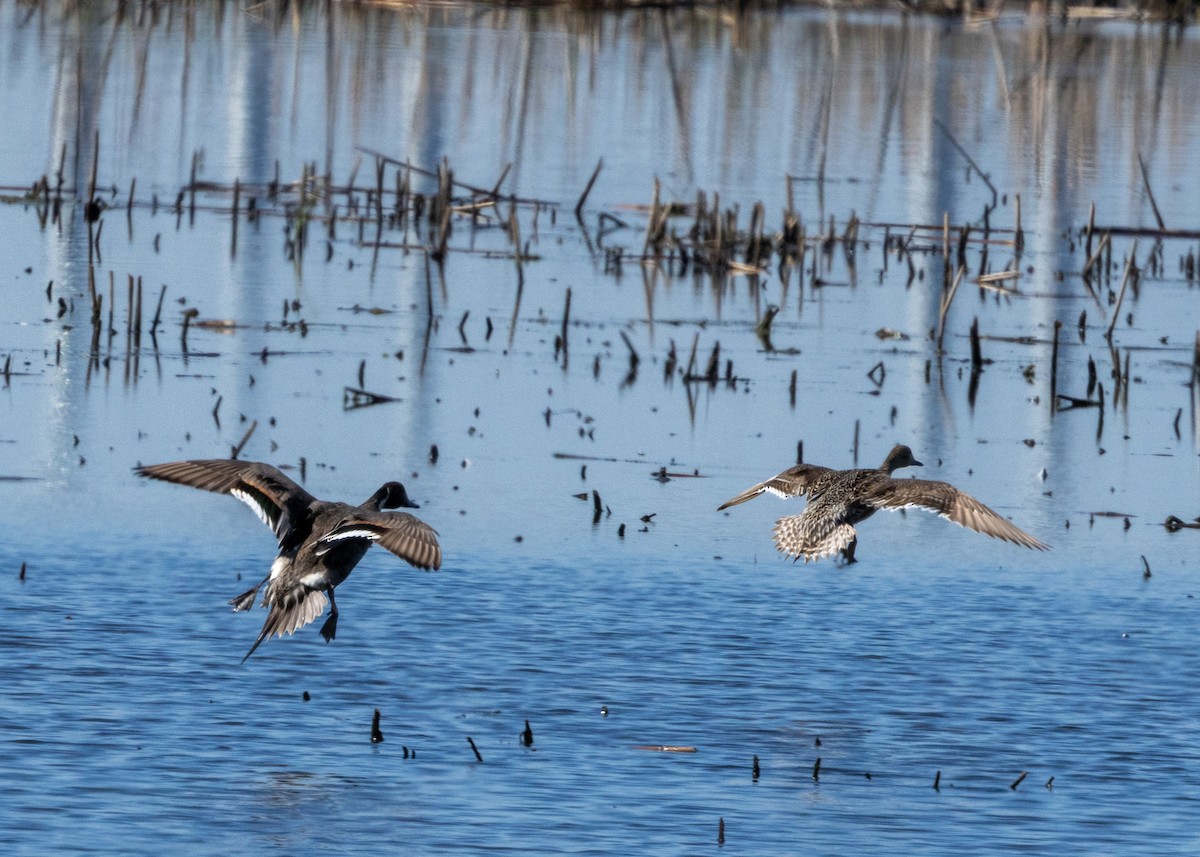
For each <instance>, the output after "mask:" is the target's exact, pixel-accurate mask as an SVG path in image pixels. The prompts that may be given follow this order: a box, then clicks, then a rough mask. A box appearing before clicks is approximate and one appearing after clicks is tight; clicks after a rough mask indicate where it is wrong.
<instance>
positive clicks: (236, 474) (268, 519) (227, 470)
mask: <svg viewBox="0 0 1200 857" xmlns="http://www.w3.org/2000/svg"><path fill="white" fill-rule="evenodd" d="M133 472H134V473H136V474H137V475H138V476H145V477H148V478H150V479H161V480H162V481H164V482H174V483H176V484H178V485H188V486H190V487H192V488H199V489H201V490H202V491H213V492H215V493H217V494H229V495H231V496H233V497H237V498H238V499H239V500H241V501H242V502H243V503H245V504H246V505H247V506H249V507H250V508H251V509H253V510H254V514H256V515H258V517H259V520H261V521H262V522H263V523H264V524H266V525H267V526H268V527H270V528H271V530H272V531H273V532H274V533H275V535H276V537H277V538H278V539H279V547H280V550H281V551H283V552H288V551H291V550H294V549H295V548H296V547H299V545H300V543H301V542H303V541H304V539H305V538H306V537H307V535H308V533H307V531H306V528H307V527H308V526H309V525H310V521H309V514H310V511H309V510H310V509H311V507H312V506H313V504H315V503H316V502H317V501H316V498H314V497H313V496H312V495H311V494H309V493H308V492H307V491H305V490H304V489H303V488H301V487H300V486H299V485H297V484H296V483H295V482H293V481H292V480H291V479H289V478H288V477H287V476H285V475H284V474H283V473H282V472H280V471H279V470H278V469H277V468H275V467H272V466H271V465H269V464H263V463H261V462H257V461H236V460H233V459H225V458H214V459H207V460H198V461H172V462H169V463H167V464H147V465H144V466H139V467H135V468H134V469H133Z"/></svg>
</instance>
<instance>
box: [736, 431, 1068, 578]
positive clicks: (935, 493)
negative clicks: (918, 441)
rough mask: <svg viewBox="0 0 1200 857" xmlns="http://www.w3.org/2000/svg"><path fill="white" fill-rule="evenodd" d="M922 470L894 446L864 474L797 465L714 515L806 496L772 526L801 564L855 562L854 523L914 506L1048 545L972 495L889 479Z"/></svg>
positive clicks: (1007, 537) (1021, 541)
mask: <svg viewBox="0 0 1200 857" xmlns="http://www.w3.org/2000/svg"><path fill="white" fill-rule="evenodd" d="M910 466H916V467H920V466H921V462H919V461H917V460H916V459H915V458H914V457H913V454H912V450H911V449H909V448H908V447H907V446H896V447H895V448H893V449H892V451H891V452H889V453H888V456H887V458H886V459H884V462H883V464H882V465H881V466H880V467H877V468H871V469H864V470H833V469H831V468H829V467H819V466H817V465H815V464H797V465H796V466H795V467H790V468H788V469H787V470H785V471H783V472H782V473H780V474H779V475H778V476H775V477H772V478H771V479H768V480H767V481H766V482H760V483H759V484H758V485H755V486H754V487H753V488H749V489H747V490H745V491H743V492H742V493H741V494H738V495H737V496H736V497H734V498H733V499H732V500H729V501H728V502H726V503H723V504H721V506H719V507H718V509H717V511H721V509H727V508H729V507H730V506H736V505H737V504H738V503H745V502H746V501H747V500H751V499H753V498H755V497H757V496H758V495H759V494H761V493H763V492H764V491H767V492H769V493H771V494H774V495H775V496H777V497H784V498H787V497H802V496H805V495H807V496H808V505H807V506H805V507H804V511H803V512H801V513H800V514H799V515H788V516H787V517H784V518H780V519H779V520H778V521H777V522H776V524H775V544H776V545H777V546H778V548H779V550H780V551H781V552H783V553H785V554H787V555H788V556H790V557H793V558H794V559H801V558H803V559H804V561H805V562H808V561H809V560H810V559H811V560H817V559H820V558H821V557H823V556H831V555H833V554H836V553H837V552H838V551H841V552H842V555H843V556H844V557H845V559H846V562H848V563H850V562H854V548H855V546H856V545H857V544H858V533H857V532H855V529H854V525H855V524H857V523H858V522H859V521H865V520H866V519H867V518H869V517H871V516H872V515H874V514H875V512H876V511H878V510H879V509H906V508H908V507H909V506H916V507H918V508H921V509H926V510H928V511H930V512H935V513H937V514H938V515H940V516H941V517H943V518H945V519H946V520H948V521H953V522H954V523H956V524H958V525H960V526H963V527H967V528H968V529H971V530H974V531H975V532H977V533H983V534H984V535H986V536H992V537H993V538H997V539H1003V540H1004V541H1006V542H1014V543H1015V544H1018V545H1024V546H1025V547H1027V548H1034V549H1035V550H1048V546H1047V545H1046V544H1044V543H1043V542H1041V541H1039V540H1037V539H1035V538H1034V537H1033V536H1031V535H1029V533H1027V532H1025V531H1024V530H1022V529H1020V528H1019V527H1016V526H1014V525H1013V524H1012V523H1011V522H1009V521H1006V520H1005V519H1004V518H1002V517H1000V516H999V515H997V514H996V513H995V512H993V511H992V510H991V509H989V508H988V507H987V506H985V505H983V504H982V503H980V502H979V501H978V500H976V499H975V498H974V497H972V496H971V495H970V494H967V493H965V492H963V491H959V490H958V489H957V488H955V487H954V486H953V485H951V484H949V483H947V482H934V481H931V480H928V479H893V478H892V472H893V471H894V470H898V469H899V468H901V467H910Z"/></svg>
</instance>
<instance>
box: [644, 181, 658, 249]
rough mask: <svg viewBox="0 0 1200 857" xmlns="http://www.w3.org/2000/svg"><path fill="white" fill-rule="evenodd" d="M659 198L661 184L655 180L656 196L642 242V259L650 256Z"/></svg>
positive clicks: (651, 204)
mask: <svg viewBox="0 0 1200 857" xmlns="http://www.w3.org/2000/svg"><path fill="white" fill-rule="evenodd" d="M658 196H659V183H658V179H657V178H656V179H655V180H654V196H653V197H652V198H651V200H650V217H649V219H648V220H647V221H646V237H645V238H644V239H643V241H642V258H646V257H648V256H649V255H650V239H651V238H652V237H653V235H654V231H655V225H656V224H657V223H658Z"/></svg>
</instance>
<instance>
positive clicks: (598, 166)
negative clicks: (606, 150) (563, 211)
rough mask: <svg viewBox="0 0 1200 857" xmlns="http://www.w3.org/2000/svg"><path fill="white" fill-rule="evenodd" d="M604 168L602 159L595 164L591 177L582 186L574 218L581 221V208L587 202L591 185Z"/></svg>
mask: <svg viewBox="0 0 1200 857" xmlns="http://www.w3.org/2000/svg"><path fill="white" fill-rule="evenodd" d="M603 168H604V158H601V159H600V160H599V161H597V162H596V169H594V170H593V171H592V177H591V178H590V179H588V181H587V184H586V185H584V188H583V193H582V194H580V195H579V202H577V203H575V218H576V219H577V220H581V219H582V218H583V206H584V204H585V203H586V202H587V198H588V194H590V193H591V192H592V185H594V184H595V183H596V179H597V178H599V176H600V170H601V169H603Z"/></svg>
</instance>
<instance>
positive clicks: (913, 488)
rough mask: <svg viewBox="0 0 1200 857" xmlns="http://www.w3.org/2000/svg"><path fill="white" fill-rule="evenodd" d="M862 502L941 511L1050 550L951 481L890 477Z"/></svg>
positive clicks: (1015, 540)
mask: <svg viewBox="0 0 1200 857" xmlns="http://www.w3.org/2000/svg"><path fill="white" fill-rule="evenodd" d="M860 502H862V503H863V504H864V505H867V506H872V507H874V508H876V509H905V508H909V507H914V506H915V507H916V508H919V509H925V510H927V511H930V512H933V513H934V514H937V515H940V516H941V517H943V518H945V519H946V520H948V521H953V522H954V523H956V524H958V525H959V526H960V527H966V528H967V529H968V530H974V531H975V532H977V533H983V534H984V535H985V536H991V537H992V538H995V539H1003V540H1004V541H1006V542H1012V543H1013V544H1018V545H1022V546H1024V547H1027V548H1032V549H1034V550H1040V551H1044V550H1049V549H1050V546H1049V545H1047V544H1046V543H1045V542H1043V541H1041V540H1039V539H1036V538H1034V537H1033V536H1031V535H1029V533H1027V532H1025V531H1024V530H1022V529H1021V528H1020V527H1018V526H1016V525H1015V524H1013V523H1012V522H1011V521H1009V520H1008V519H1006V518H1002V517H1000V515H999V514H997V513H996V512H995V511H993V510H992V509H990V508H988V507H987V506H985V505H984V504H983V503H980V502H979V501H978V500H976V499H975V498H974V497H972V496H971V495H970V494H968V493H966V492H965V491H960V490H958V489H957V488H955V487H954V486H953V485H951V484H950V483H948V482H935V481H933V480H929V479H889V480H887V481H886V482H883V483H881V484H880V485H879V486H878V488H877V489H876V490H874V491H872V492H871V493H869V494H867V495H866V496H864V497H862V498H861V500H860Z"/></svg>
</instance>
